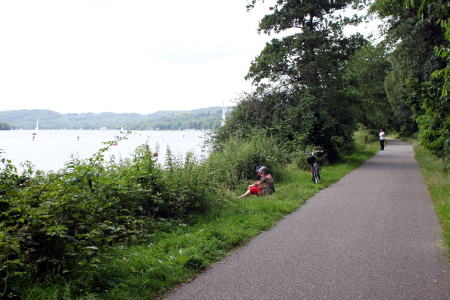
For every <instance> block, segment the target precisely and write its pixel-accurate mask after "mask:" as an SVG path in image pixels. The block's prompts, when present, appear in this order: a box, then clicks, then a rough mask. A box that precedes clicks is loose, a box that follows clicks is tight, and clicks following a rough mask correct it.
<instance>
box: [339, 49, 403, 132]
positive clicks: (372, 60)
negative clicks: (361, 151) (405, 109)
mask: <svg viewBox="0 0 450 300" xmlns="http://www.w3.org/2000/svg"><path fill="white" fill-rule="evenodd" d="M390 70H391V64H390V63H389V61H388V60H387V51H386V47H385V44H384V43H380V44H379V45H377V46H373V45H371V44H367V45H366V46H364V47H362V48H361V49H360V50H359V51H358V52H356V54H355V55H354V57H353V58H352V60H351V61H350V62H349V64H348V66H347V68H346V72H345V79H346V92H347V94H348V95H349V96H350V97H352V98H353V101H354V103H355V104H357V108H358V109H357V115H356V118H357V122H358V123H360V124H362V125H363V126H364V127H366V128H368V129H372V130H377V129H380V128H392V129H396V128H397V122H396V117H394V111H393V109H392V106H391V104H390V102H389V100H388V97H387V95H386V90H385V87H384V82H385V78H386V76H387V74H388V73H389V72H390ZM396 115H397V117H398V114H397V112H396Z"/></svg>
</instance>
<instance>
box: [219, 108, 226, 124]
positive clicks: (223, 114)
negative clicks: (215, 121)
mask: <svg viewBox="0 0 450 300" xmlns="http://www.w3.org/2000/svg"><path fill="white" fill-rule="evenodd" d="M226 120H227V118H226V116H225V104H222V121H221V122H220V126H221V127H222V126H223V125H225V121H226Z"/></svg>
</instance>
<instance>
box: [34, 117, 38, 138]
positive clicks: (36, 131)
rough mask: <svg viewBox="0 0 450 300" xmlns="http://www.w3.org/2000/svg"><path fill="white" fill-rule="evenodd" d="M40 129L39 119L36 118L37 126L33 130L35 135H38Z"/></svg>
mask: <svg viewBox="0 0 450 300" xmlns="http://www.w3.org/2000/svg"><path fill="white" fill-rule="evenodd" d="M38 131H39V119H37V120H36V128H35V129H34V131H33V135H37V134H38Z"/></svg>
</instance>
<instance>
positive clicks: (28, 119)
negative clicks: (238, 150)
mask: <svg viewBox="0 0 450 300" xmlns="http://www.w3.org/2000/svg"><path fill="white" fill-rule="evenodd" d="M221 116H222V108H221V107H210V108H202V109H196V110H192V111H160V112H156V113H153V114H149V115H141V114H135V113H128V114H125V113H124V114H116V113H100V114H95V113H82V114H60V113H57V112H54V111H50V110H13V111H2V112H0V119H2V120H4V121H7V122H8V123H9V124H11V125H13V126H14V128H15V129H20V128H23V129H34V128H35V126H36V120H37V119H39V128H40V129H63V128H65V129H100V128H102V127H106V128H108V129H120V128H124V129H130V130H148V129H159V130H180V129H197V130H201V129H215V128H217V127H219V125H220V121H221Z"/></svg>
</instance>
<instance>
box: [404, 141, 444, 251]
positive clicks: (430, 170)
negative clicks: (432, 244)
mask: <svg viewBox="0 0 450 300" xmlns="http://www.w3.org/2000/svg"><path fill="white" fill-rule="evenodd" d="M404 140H405V141H407V142H408V143H410V144H412V145H413V147H414V152H415V158H416V160H417V162H418V163H419V166H420V170H421V172H422V176H423V178H424V181H425V185H426V186H427V188H428V191H429V193H430V196H431V199H432V200H433V203H434V207H435V211H436V215H437V216H438V218H439V223H440V224H441V226H442V231H443V233H444V244H445V245H446V247H447V253H448V255H449V256H450V217H449V216H450V198H449V194H450V175H449V172H448V167H447V170H446V166H447V165H448V163H449V162H448V161H447V162H445V161H444V160H443V159H439V158H437V157H436V156H434V155H433V154H431V153H430V151H428V150H427V149H425V148H424V147H422V146H421V145H420V144H419V143H418V142H417V140H413V139H404Z"/></svg>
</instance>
